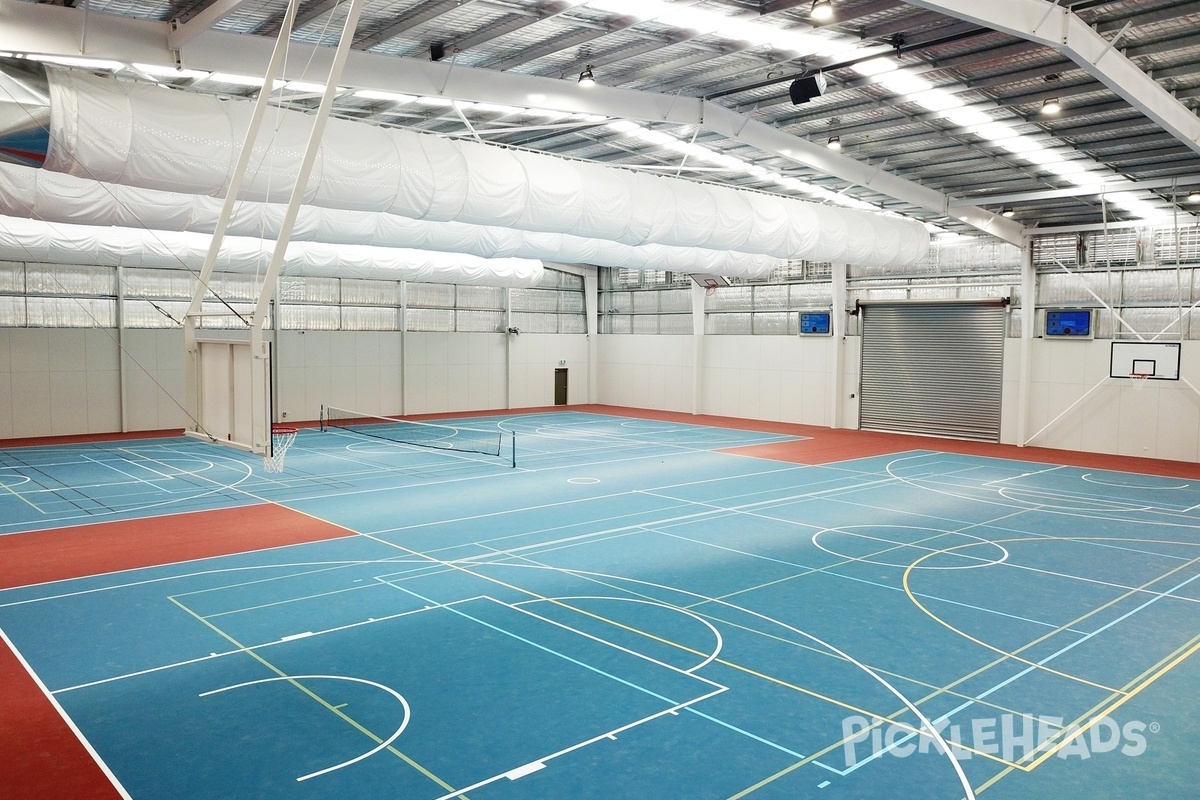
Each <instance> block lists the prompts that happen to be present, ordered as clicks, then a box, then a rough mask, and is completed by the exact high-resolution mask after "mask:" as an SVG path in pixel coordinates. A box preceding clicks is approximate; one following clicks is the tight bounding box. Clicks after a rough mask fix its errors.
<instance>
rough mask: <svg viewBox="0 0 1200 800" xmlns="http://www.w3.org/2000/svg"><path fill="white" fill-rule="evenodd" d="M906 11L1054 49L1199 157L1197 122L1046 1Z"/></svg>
mask: <svg viewBox="0 0 1200 800" xmlns="http://www.w3.org/2000/svg"><path fill="white" fill-rule="evenodd" d="M907 1H908V3H909V4H910V5H914V6H920V7H922V8H927V9H929V10H930V11H938V12H941V13H943V14H949V15H950V16H953V17H957V18H959V19H963V20H967V21H969V22H975V23H977V24H979V25H983V26H986V27H988V28H993V29H995V30H998V31H1003V32H1005V33H1008V34H1012V35H1013V36H1019V37H1021V38H1022V39H1028V40H1029V41H1032V42H1037V43H1038V44H1044V45H1046V46H1047V47H1053V48H1054V49H1055V50H1057V51H1059V52H1060V53H1062V54H1063V55H1065V56H1066V57H1067V58H1069V59H1071V60H1072V61H1074V62H1075V63H1076V64H1078V65H1079V66H1080V67H1082V68H1083V70H1084V71H1085V72H1087V73H1088V74H1090V75H1091V76H1092V77H1094V78H1095V79H1096V80H1098V81H1100V82H1101V83H1103V84H1104V85H1105V86H1107V87H1108V88H1109V89H1112V90H1113V91H1114V92H1116V93H1117V94H1118V95H1120V96H1121V98H1122V99H1124V100H1125V101H1126V102H1128V103H1129V104H1130V105H1131V106H1133V107H1134V108H1136V109H1138V110H1139V111H1141V112H1142V113H1143V114H1145V115H1146V116H1147V117H1149V118H1150V119H1152V120H1154V121H1155V122H1157V123H1158V124H1159V125H1161V126H1162V127H1163V129H1164V130H1167V131H1169V132H1170V133H1171V135H1172V136H1174V137H1175V138H1177V139H1178V140H1179V141H1181V142H1183V143H1184V144H1185V145H1187V146H1188V147H1189V148H1191V149H1192V150H1193V151H1194V152H1197V153H1200V118H1197V117H1196V115H1195V114H1193V113H1192V111H1191V110H1190V109H1189V108H1188V107H1187V106H1185V105H1184V104H1183V103H1181V102H1179V101H1178V100H1177V99H1175V98H1174V97H1172V96H1171V94H1170V93H1169V92H1168V91H1167V90H1166V89H1164V88H1163V87H1162V86H1161V85H1159V84H1158V83H1157V82H1156V81H1155V80H1154V79H1153V78H1151V77H1150V76H1149V75H1147V74H1146V73H1144V72H1142V70H1141V69H1139V68H1138V66H1137V65H1136V64H1134V63H1133V62H1132V61H1130V60H1129V59H1128V58H1126V57H1125V55H1124V54H1123V53H1121V52H1120V50H1118V49H1117V48H1115V47H1114V46H1113V44H1112V43H1111V42H1109V41H1108V40H1107V39H1105V38H1104V37H1103V36H1101V35H1100V34H1099V33H1097V32H1096V31H1094V30H1092V29H1091V28H1090V27H1089V26H1088V24H1087V23H1086V22H1084V21H1083V20H1082V19H1080V18H1079V16H1078V15H1077V14H1075V13H1074V12H1072V11H1071V10H1070V9H1068V8H1064V7H1062V6H1059V5H1057V4H1055V3H1050V2H1046V0H1004V2H1003V3H981V2H979V0H907Z"/></svg>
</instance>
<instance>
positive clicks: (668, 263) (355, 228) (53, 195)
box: [0, 164, 779, 278]
mask: <svg viewBox="0 0 1200 800" xmlns="http://www.w3.org/2000/svg"><path fill="white" fill-rule="evenodd" d="M221 204H222V201H221V200H220V199H218V198H215V197H207V196H203V195H188V194H179V193H177V192H164V191H159V190H157V189H140V188H136V187H131V186H121V185H119V184H112V183H101V182H99V181H87V180H83V179H81V178H76V177H73V176H71V175H63V174H60V173H54V172H46V171H45V170H39V169H32V168H30V167H21V166H17V165H13V164H0V214H11V215H13V216H22V217H30V218H33V219H40V220H46V221H48V222H65V223H75V224H81V225H113V226H118V227H128V228H140V227H146V228H150V229H152V230H164V231H193V232H196V233H210V232H212V231H213V230H214V229H215V227H216V222H217V218H218V216H219V215H220V212H221ZM284 211H285V207H284V206H282V205H280V204H277V203H254V202H242V203H240V204H239V205H238V207H237V210H236V213H235V214H234V217H233V219H232V220H231V224H230V227H229V234H230V235H233V236H248V237H254V238H267V239H274V238H275V237H276V236H278V234H279V226H280V223H281V220H282V219H283V214H284ZM292 239H293V241H315V242H325V243H327V244H364V245H374V246H377V247H407V248H415V249H418V250H438V251H443V252H450V253H470V254H472V255H476V256H480V257H483V258H511V257H517V258H535V259H542V260H548V261H558V262H567V263H585V264H596V265H600V266H606V267H624V268H626V269H655V270H672V271H678V272H707V273H711V274H714V275H726V276H728V277H741V278H758V277H765V276H766V275H768V274H770V272H771V271H772V270H773V269H775V268H776V267H777V266H778V265H779V259H778V258H775V257H773V256H765V255H757V254H751V253H738V252H734V251H722V250H708V249H704V248H697V247H671V246H669V245H657V244H651V245H641V246H637V247H635V246H632V245H627V244H621V243H620V242H610V241H605V240H602V239H586V238H583V237H581V236H571V235H570V234H564V233H530V232H527V231H520V230H513V229H510V228H500V227H495V226H485V225H468V224H466V223H463V222H428V221H426V220H414V219H408V218H406V217H398V216H395V215H391V214H380V213H376V212H370V211H346V210H341V209H326V208H317V207H315V206H303V207H301V209H300V213H299V216H298V217H297V219H296V225H295V228H294V230H293V233H292Z"/></svg>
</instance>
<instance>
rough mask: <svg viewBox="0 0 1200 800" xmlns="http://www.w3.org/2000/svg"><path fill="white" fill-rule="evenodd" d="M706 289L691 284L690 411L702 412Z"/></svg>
mask: <svg viewBox="0 0 1200 800" xmlns="http://www.w3.org/2000/svg"><path fill="white" fill-rule="evenodd" d="M707 296H708V290H707V289H705V288H704V287H703V286H700V285H699V284H696V283H693V284H692V413H693V414H702V413H704V298H705V297H707Z"/></svg>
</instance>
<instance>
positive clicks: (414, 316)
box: [405, 285, 454, 331]
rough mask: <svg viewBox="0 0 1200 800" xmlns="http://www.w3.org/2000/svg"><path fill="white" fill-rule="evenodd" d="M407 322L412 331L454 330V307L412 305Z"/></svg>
mask: <svg viewBox="0 0 1200 800" xmlns="http://www.w3.org/2000/svg"><path fill="white" fill-rule="evenodd" d="M410 288H411V285H410ZM451 288H453V287H451ZM405 323H406V325H407V327H408V330H410V331H453V330H454V309H451V308H411V307H410V308H409V309H408V315H407V317H406V318H405Z"/></svg>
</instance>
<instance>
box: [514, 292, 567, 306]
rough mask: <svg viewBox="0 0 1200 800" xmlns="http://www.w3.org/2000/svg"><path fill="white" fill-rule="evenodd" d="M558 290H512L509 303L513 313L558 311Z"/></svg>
mask: <svg viewBox="0 0 1200 800" xmlns="http://www.w3.org/2000/svg"><path fill="white" fill-rule="evenodd" d="M559 294H560V292H559V291H558V290H546V289H512V290H510V292H509V302H510V303H511V304H512V310H513V311H558V296H559Z"/></svg>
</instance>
